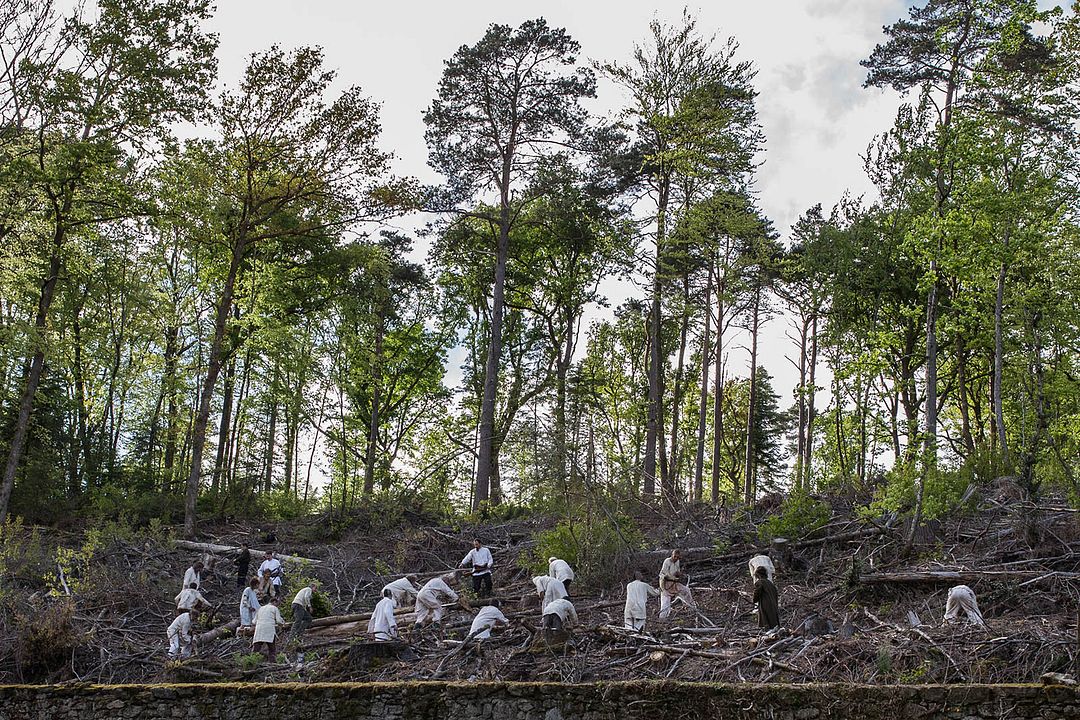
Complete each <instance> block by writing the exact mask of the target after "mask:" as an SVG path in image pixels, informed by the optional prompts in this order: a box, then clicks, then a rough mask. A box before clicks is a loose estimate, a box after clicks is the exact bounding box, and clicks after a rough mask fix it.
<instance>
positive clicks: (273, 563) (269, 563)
mask: <svg viewBox="0 0 1080 720" xmlns="http://www.w3.org/2000/svg"><path fill="white" fill-rule="evenodd" d="M267 570H269V571H270V582H271V583H272V584H274V585H280V584H281V573H280V572H278V574H277V575H275V574H274V572H275V571H280V570H281V561H280V560H278V559H277V558H270V559H269V560H263V561H262V564H261V565H259V577H262V575H263V573H264V572H266V571H267Z"/></svg>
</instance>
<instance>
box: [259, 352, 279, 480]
mask: <svg viewBox="0 0 1080 720" xmlns="http://www.w3.org/2000/svg"><path fill="white" fill-rule="evenodd" d="M280 376H281V369H280V367H279V366H278V360H277V358H275V359H274V375H273V380H271V381H270V422H269V428H267V431H266V467H265V468H264V471H263V472H264V474H263V492H267V493H268V492H270V491H272V490H273V489H274V447H275V444H276V442H277V416H278V396H277V394H278V378H279V377H280Z"/></svg>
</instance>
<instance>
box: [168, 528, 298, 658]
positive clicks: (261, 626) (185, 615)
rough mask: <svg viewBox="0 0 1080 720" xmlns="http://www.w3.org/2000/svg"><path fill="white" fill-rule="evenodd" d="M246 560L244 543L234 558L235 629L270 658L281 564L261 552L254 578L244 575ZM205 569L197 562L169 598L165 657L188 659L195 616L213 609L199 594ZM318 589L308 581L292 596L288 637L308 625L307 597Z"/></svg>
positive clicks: (280, 622)
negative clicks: (172, 612)
mask: <svg viewBox="0 0 1080 720" xmlns="http://www.w3.org/2000/svg"><path fill="white" fill-rule="evenodd" d="M251 560H252V558H251V549H250V548H249V547H248V546H247V545H244V546H243V547H242V548H241V549H240V553H239V555H238V556H237V558H236V560H235V564H236V585H237V587H242V588H243V590H242V592H241V593H240V622H239V625H240V627H241V628H245V629H247V630H249V631H250V632H251V633H252V648H253V649H254V650H255V651H256V652H260V653H262V654H263V655H264V656H266V657H267V659H270V658H273V657H275V656H276V654H277V641H278V640H279V639H280V633H281V630H282V628H283V626H284V625H285V617H284V615H282V613H281V610H280V606H281V603H282V600H283V597H284V596H283V592H284V583H283V580H284V572H283V567H282V564H281V560H280V559H278V558H277V557H276V556H275V555H274V553H273V552H271V551H269V550H267V551H266V552H265V553H264V554H263V560H262V562H261V563H260V565H259V568H258V574H257V575H256V576H254V577H253V576H251V575H250V570H251ZM205 570H206V564H205V563H203V562H202V561H201V560H199V561H196V562H194V563H192V565H191V567H189V568H188V569H187V570H186V571H185V572H184V580H183V583H182V587H181V589H180V592H179V593H178V594H177V596H176V597H175V598H174V600H175V602H176V617H175V618H174V619H173V621H172V623H171V624H170V625H169V627H168V630H167V631H166V639H167V640H168V643H169V651H168V655H169V658H170V659H183V658H187V657H190V656H191V655H192V653H193V652H194V651H195V642H196V635H195V633H194V622H195V621H196V620H197V619H198V616H199V613H201V612H205V611H208V610H210V609H212V608H214V607H215V606H214V605H212V604H211V603H210V601H208V600H207V599H206V597H205V596H204V595H203V594H202V584H203V573H204V571H205ZM318 586H319V584H318V582H312V583H311V584H309V585H307V586H305V587H302V588H300V590H299V591H297V593H296V595H295V596H294V597H293V601H292V616H293V623H292V630H291V637H296V636H299V634H300V633H302V632H303V631H304V630H305V629H306V628H307V627H309V626H310V625H311V623H312V620H313V617H312V610H313V605H312V604H313V597H314V593H315V591H316V590H318Z"/></svg>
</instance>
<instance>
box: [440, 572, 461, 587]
mask: <svg viewBox="0 0 1080 720" xmlns="http://www.w3.org/2000/svg"><path fill="white" fill-rule="evenodd" d="M443 582H444V583H446V584H447V585H449V586H450V587H453V586H454V585H457V584H458V576H457V573H447V574H446V575H443Z"/></svg>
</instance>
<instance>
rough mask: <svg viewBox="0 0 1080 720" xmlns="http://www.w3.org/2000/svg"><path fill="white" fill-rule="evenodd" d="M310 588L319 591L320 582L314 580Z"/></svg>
mask: <svg viewBox="0 0 1080 720" xmlns="http://www.w3.org/2000/svg"><path fill="white" fill-rule="evenodd" d="M308 587H309V588H311V589H312V590H318V589H319V581H318V580H312V581H311V584H309V585H308Z"/></svg>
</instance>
